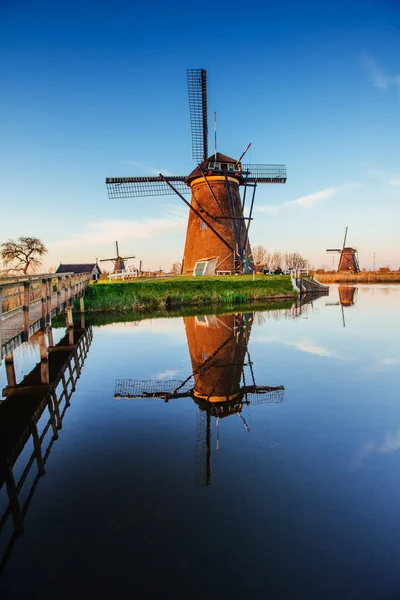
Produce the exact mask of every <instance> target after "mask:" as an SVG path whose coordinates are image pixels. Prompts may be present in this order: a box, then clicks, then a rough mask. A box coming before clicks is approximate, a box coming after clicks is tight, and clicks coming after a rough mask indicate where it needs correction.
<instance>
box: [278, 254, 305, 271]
mask: <svg viewBox="0 0 400 600" xmlns="http://www.w3.org/2000/svg"><path fill="white" fill-rule="evenodd" d="M284 263H285V269H305V268H306V267H307V266H308V260H307V259H306V258H304V256H302V255H301V254H300V253H299V252H285V259H284Z"/></svg>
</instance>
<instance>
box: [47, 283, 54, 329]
mask: <svg viewBox="0 0 400 600" xmlns="http://www.w3.org/2000/svg"><path fill="white" fill-rule="evenodd" d="M52 295H53V279H52V278H51V277H50V278H48V279H47V298H46V300H47V302H46V306H47V311H46V324H47V325H50V323H51V297H52Z"/></svg>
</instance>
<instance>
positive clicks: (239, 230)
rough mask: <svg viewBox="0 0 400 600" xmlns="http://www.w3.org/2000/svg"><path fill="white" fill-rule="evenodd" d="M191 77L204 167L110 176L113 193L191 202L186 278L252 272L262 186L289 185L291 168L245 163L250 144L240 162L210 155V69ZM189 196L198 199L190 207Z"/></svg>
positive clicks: (195, 133)
mask: <svg viewBox="0 0 400 600" xmlns="http://www.w3.org/2000/svg"><path fill="white" fill-rule="evenodd" d="M187 78H188V89H189V107H190V119H191V129H192V156H193V158H194V159H195V160H196V162H197V163H198V166H196V168H195V169H194V170H193V171H192V172H191V173H190V175H188V176H164V175H162V174H161V173H160V175H159V176H157V177H108V178H107V179H106V184H107V188H108V194H109V197H110V199H113V200H114V199H120V198H133V197H140V196H142V197H143V196H161V195H165V194H177V195H178V196H179V197H180V198H181V200H183V202H185V204H186V205H187V206H188V207H189V208H190V211H189V219H188V225H187V233H186V243H185V250H184V257H183V264H182V273H185V274H188V273H194V274H196V275H204V274H212V273H215V271H217V270H222V271H227V272H230V271H236V272H250V270H251V267H252V264H253V261H252V258H251V249H250V242H249V237H248V233H249V226H250V222H251V220H252V214H253V204H254V198H255V191H256V186H257V183H285V182H286V167H285V166H284V165H267V164H261V165H260V164H257V165H250V164H242V163H241V159H242V158H243V156H244V154H245V153H246V152H247V150H248V148H249V146H250V144H249V145H248V146H247V148H246V150H245V151H244V152H243V154H242V155H241V156H240V158H239V159H237V160H236V159H234V158H230V157H229V156H225V155H224V154H221V153H219V152H217V150H216V142H215V147H214V153H213V154H212V155H211V156H208V118H207V74H206V71H205V70H204V69H189V70H188V71H187ZM215 139H216V136H215ZM239 188H242V190H243V196H242V198H241V197H240V194H239ZM186 194H191V195H192V199H191V202H190V204H189V202H188V201H187V200H186V199H185V198H184V195H186ZM246 196H247V198H246ZM246 199H248V205H249V214H248V216H247V217H245V205H246Z"/></svg>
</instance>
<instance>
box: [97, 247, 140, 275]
mask: <svg viewBox="0 0 400 600" xmlns="http://www.w3.org/2000/svg"><path fill="white" fill-rule="evenodd" d="M115 252H116V256H115V257H114V258H101V259H100V262H107V261H111V262H112V263H113V264H114V273H116V272H119V271H124V270H125V268H126V266H125V261H126V260H129V259H130V258H135V257H134V256H121V255H120V253H119V248H118V242H115Z"/></svg>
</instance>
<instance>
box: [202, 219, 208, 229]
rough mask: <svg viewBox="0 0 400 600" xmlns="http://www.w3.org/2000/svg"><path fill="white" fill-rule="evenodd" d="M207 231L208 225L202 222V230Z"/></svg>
mask: <svg viewBox="0 0 400 600" xmlns="http://www.w3.org/2000/svg"><path fill="white" fill-rule="evenodd" d="M206 229H207V223H204V221H202V222H201V230H202V231H205V230H206Z"/></svg>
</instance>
